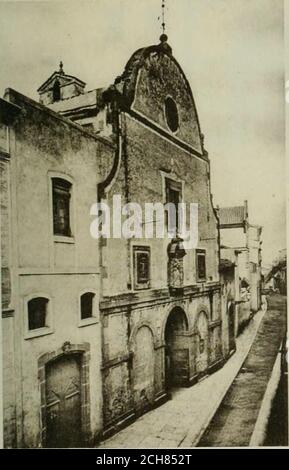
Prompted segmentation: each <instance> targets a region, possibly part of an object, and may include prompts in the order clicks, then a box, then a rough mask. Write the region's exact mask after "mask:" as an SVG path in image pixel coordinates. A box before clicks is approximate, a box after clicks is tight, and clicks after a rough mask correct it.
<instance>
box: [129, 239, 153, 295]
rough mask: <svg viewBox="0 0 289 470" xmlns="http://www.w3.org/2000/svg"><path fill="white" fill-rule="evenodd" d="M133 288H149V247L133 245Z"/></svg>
mask: <svg viewBox="0 0 289 470" xmlns="http://www.w3.org/2000/svg"><path fill="white" fill-rule="evenodd" d="M133 270H134V288H135V289H149V288H150V247H146V246H143V247H141V246H134V247H133Z"/></svg>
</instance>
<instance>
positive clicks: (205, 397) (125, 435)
mask: <svg viewBox="0 0 289 470" xmlns="http://www.w3.org/2000/svg"><path fill="white" fill-rule="evenodd" d="M263 317H264V312H258V313H257V314H256V315H255V317H254V318H253V320H252V321H251V322H250V324H249V325H248V327H247V328H246V329H245V331H244V332H243V333H242V334H241V335H240V336H239V338H238V339H237V351H236V353H235V354H234V355H233V356H232V357H231V358H230V360H229V361H228V362H227V363H226V364H225V366H224V367H223V368H222V369H220V370H219V371H217V372H215V373H214V374H212V375H210V376H209V377H207V378H205V379H204V380H202V381H201V382H199V383H197V384H196V385H194V386H192V387H190V388H183V389H179V390H177V391H176V392H175V393H174V395H173V399H172V400H170V401H168V402H167V403H165V404H164V405H162V406H160V407H159V408H157V409H155V410H153V411H151V412H149V413H146V414H145V415H143V416H142V417H140V418H139V419H138V420H137V421H136V422H135V423H133V424H131V425H130V426H128V427H127V428H125V429H123V430H122V431H120V432H119V433H118V434H116V435H115V436H113V437H111V438H110V439H107V440H106V441H104V442H101V443H100V444H99V445H98V447H99V448H103V449H104V448H170V447H172V448H175V447H192V446H196V445H197V443H198V441H199V439H200V437H201V436H202V434H203V433H204V431H205V429H206V428H207V426H208V424H209V423H210V421H211V419H212V417H213V416H214V414H215V412H216V410H217V408H218V407H219V405H220V403H221V402H222V400H223V398H224V396H225V394H226V392H227V390H228V388H229V387H230V385H231V383H232V381H233V380H234V378H235V377H236V375H237V373H238V372H239V369H240V367H241V365H242V363H243V361H244V360H245V358H246V356H247V354H248V352H249V349H250V347H251V345H252V343H253V341H254V338H255V336H256V334H257V330H258V328H259V325H260V323H261V321H262V319H263Z"/></svg>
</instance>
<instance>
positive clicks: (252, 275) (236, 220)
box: [218, 201, 262, 323]
mask: <svg viewBox="0 0 289 470" xmlns="http://www.w3.org/2000/svg"><path fill="white" fill-rule="evenodd" d="M218 215H219V219H220V240H221V250H222V252H224V253H225V252H227V253H230V252H233V253H234V251H235V250H237V251H238V252H239V255H238V265H239V276H240V286H241V290H242V294H243V297H244V300H245V301H246V302H247V301H248V300H249V298H250V308H249V309H245V310H248V311H245V310H244V312H243V313H241V312H240V315H241V317H240V318H239V322H240V323H242V317H244V320H245V319H246V317H247V316H248V317H249V314H250V311H249V310H251V312H252V313H255V312H257V311H258V310H259V309H260V307H261V286H262V273H261V265H262V241H261V234H262V227H261V226H259V225H253V224H251V223H250V222H249V216H248V203H247V201H245V202H244V205H243V206H234V207H222V208H218ZM233 256H234V254H233ZM225 257H226V256H225ZM229 258H230V256H229ZM230 259H231V258H230ZM246 291H247V293H246ZM247 294H248V295H247ZM245 297H246V298H245ZM244 307H245V305H243V306H240V308H241V309H243V308H244Z"/></svg>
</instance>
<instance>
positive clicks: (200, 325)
mask: <svg viewBox="0 0 289 470" xmlns="http://www.w3.org/2000/svg"><path fill="white" fill-rule="evenodd" d="M196 327H197V341H196V372H197V373H198V374H204V373H205V372H206V370H207V369H208V365H209V328H208V317H207V315H206V313H205V312H200V313H199V315H198V318H197V324H196Z"/></svg>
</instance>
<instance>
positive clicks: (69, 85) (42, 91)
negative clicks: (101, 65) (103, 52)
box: [37, 62, 86, 106]
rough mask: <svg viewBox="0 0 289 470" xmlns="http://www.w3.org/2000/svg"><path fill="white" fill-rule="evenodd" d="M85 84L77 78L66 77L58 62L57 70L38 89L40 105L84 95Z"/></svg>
mask: <svg viewBox="0 0 289 470" xmlns="http://www.w3.org/2000/svg"><path fill="white" fill-rule="evenodd" d="M85 85H86V84H85V83H84V82H83V81H82V80H80V79H79V78H76V77H73V76H72V75H67V74H66V73H65V72H64V70H63V63H62V62H60V64H59V70H58V71H55V72H54V73H53V74H52V75H51V76H50V77H49V78H48V79H47V80H46V81H45V82H44V83H43V84H42V85H41V86H40V87H39V88H38V90H37V91H38V93H39V101H40V103H42V104H44V105H46V106H48V105H50V104H52V103H55V102H57V101H61V100H66V99H69V98H73V97H74V96H78V95H81V94H83V93H84V88H85Z"/></svg>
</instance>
